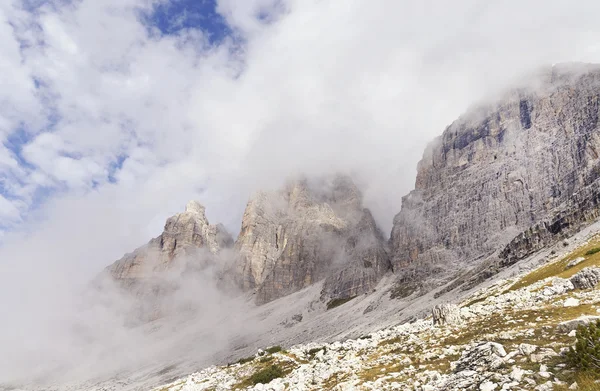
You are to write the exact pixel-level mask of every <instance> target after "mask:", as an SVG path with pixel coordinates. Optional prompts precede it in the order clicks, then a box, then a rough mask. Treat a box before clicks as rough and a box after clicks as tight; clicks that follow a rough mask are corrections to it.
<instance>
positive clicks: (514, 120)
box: [391, 64, 600, 271]
mask: <svg viewBox="0 0 600 391" xmlns="http://www.w3.org/2000/svg"><path fill="white" fill-rule="evenodd" d="M535 82H536V83H532V84H535V86H529V87H527V88H521V89H516V90H512V91H511V92H510V93H508V94H507V95H506V96H505V97H504V98H503V99H501V100H500V101H499V102H497V103H495V104H491V105H488V106H486V107H480V108H478V109H475V110H472V111H470V112H469V113H467V114H466V115H464V116H462V117H461V118H459V119H458V120H457V121H455V122H454V123H453V124H452V125H450V126H449V127H448V128H447V129H446V130H445V131H444V133H443V134H442V136H440V137H439V138H438V139H436V140H435V141H434V142H433V143H432V144H431V145H430V146H429V147H428V149H427V151H426V152H425V155H424V157H423V159H422V160H421V162H420V163H419V165H418V174H417V179H416V185H415V190H413V191H412V192H411V193H410V194H409V195H407V196H405V197H404V198H403V202H402V209H401V211H400V213H399V214H398V215H396V217H395V219H394V226H393V230H392V235H391V248H392V256H393V266H394V270H395V271H397V270H402V269H403V268H406V267H407V266H409V265H414V264H415V263H416V264H428V263H429V264H435V265H444V264H452V263H456V262H459V263H460V264H462V265H465V264H473V263H474V262H476V261H477V260H478V259H480V258H483V257H485V256H487V255H490V254H492V253H494V252H495V251H496V250H498V249H499V248H501V246H504V245H507V244H508V243H509V242H511V240H512V239H513V238H515V237H517V236H518V235H519V233H521V232H523V231H526V230H527V229H530V228H531V227H533V228H531V229H532V232H530V233H529V234H527V235H524V236H523V237H522V238H521V239H520V240H516V241H514V243H512V245H511V246H512V247H510V246H509V248H508V250H506V252H505V253H504V254H502V257H503V258H504V259H509V261H506V262H505V263H511V262H514V259H518V258H519V257H522V256H523V255H524V254H528V253H530V252H532V251H533V249H532V248H533V247H534V246H536V244H539V245H540V246H544V245H546V244H548V243H550V242H551V241H552V240H556V239H555V234H556V233H557V232H561V231H562V230H563V229H564V231H565V232H566V231H569V230H568V229H566V228H568V227H573V229H575V227H577V226H578V224H580V223H582V222H583V221H587V220H589V219H593V218H595V217H597V216H598V215H599V214H600V213H599V212H600V207H599V204H600V191H599V190H598V189H599V188H600V186H599V184H600V182H599V180H598V178H600V159H599V155H598V154H599V153H600V130H599V129H598V125H599V124H598V116H599V110H600V67H598V66H592V65H575V64H568V65H557V66H554V67H552V68H548V69H545V70H544V71H543V72H540V73H539V74H538V76H537V79H536V80H535ZM544 219H546V220H544ZM542 221H544V222H543V223H540V222H542ZM536 224H538V226H537V228H536ZM532 246H533V247H532ZM538 247H539V246H538ZM535 249H537V248H535Z"/></svg>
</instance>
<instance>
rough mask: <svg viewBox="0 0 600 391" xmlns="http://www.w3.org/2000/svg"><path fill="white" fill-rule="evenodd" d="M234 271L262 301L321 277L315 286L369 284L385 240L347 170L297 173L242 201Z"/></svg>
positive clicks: (383, 263) (348, 290)
mask: <svg viewBox="0 0 600 391" xmlns="http://www.w3.org/2000/svg"><path fill="white" fill-rule="evenodd" d="M235 248H236V250H237V251H238V252H239V256H238V259H237V262H236V268H235V269H236V270H235V275H236V279H237V281H238V284H239V285H240V286H241V287H242V288H243V289H244V290H247V291H248V290H254V291H255V292H256V294H257V299H256V300H257V302H258V303H265V302H268V301H271V300H274V299H276V298H278V297H282V296H285V295H287V294H290V293H292V292H295V291H298V290H300V289H303V288H305V287H307V286H309V285H311V284H314V283H316V282H318V281H321V280H323V279H325V284H324V288H323V294H324V295H326V296H329V297H336V298H347V297H352V296H356V295H358V294H361V293H365V292H367V291H369V290H370V289H372V288H373V287H374V286H375V284H376V283H377V282H378V281H379V279H380V278H381V277H382V276H383V275H384V274H385V273H386V272H387V271H388V270H389V269H390V264H389V259H388V255H387V252H386V247H385V240H384V238H383V235H382V234H381V232H380V231H379V229H378V228H377V226H376V224H375V221H374V220H373V217H372V215H371V213H370V212H369V210H367V209H365V208H363V207H362V197H361V194H360V192H359V190H358V188H357V187H356V185H355V184H354V183H353V182H352V181H351V180H350V179H349V178H347V177H343V176H337V177H335V178H333V179H323V180H307V179H299V180H295V181H292V182H290V183H288V184H287V185H286V186H285V188H284V189H283V190H281V191H278V192H270V193H266V192H261V193H258V194H257V195H255V196H254V197H253V198H252V199H251V200H250V202H248V205H247V207H246V211H245V213H244V217H243V220H242V229H241V232H240V235H239V237H238V239H237V241H236V244H235Z"/></svg>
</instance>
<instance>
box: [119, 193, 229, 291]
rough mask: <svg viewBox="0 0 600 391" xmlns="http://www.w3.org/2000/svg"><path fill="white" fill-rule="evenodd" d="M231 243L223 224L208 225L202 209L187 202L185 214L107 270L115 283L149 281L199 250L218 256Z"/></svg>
mask: <svg viewBox="0 0 600 391" xmlns="http://www.w3.org/2000/svg"><path fill="white" fill-rule="evenodd" d="M232 244H233V238H232V237H231V235H230V234H229V233H228V232H227V231H226V230H225V228H224V227H223V225H221V224H217V225H211V224H210V223H209V222H208V219H207V218H206V215H205V208H204V206H202V204H200V203H199V202H198V201H190V202H188V203H187V205H186V207H185V212H183V213H178V214H176V215H175V216H172V217H169V218H168V219H167V221H166V223H165V226H164V231H163V233H162V234H161V235H160V236H158V237H156V238H154V239H152V240H150V242H149V243H148V244H146V245H144V246H142V247H140V248H138V249H136V250H135V251H133V252H132V253H130V254H126V255H125V256H124V257H123V258H121V259H120V260H118V261H116V262H115V263H114V264H113V265H111V266H109V267H108V271H109V273H110V274H111V275H112V276H113V278H115V279H117V280H129V279H139V278H148V277H150V276H152V275H155V274H156V273H160V272H163V271H166V270H168V269H170V268H171V267H172V266H173V264H174V261H175V260H176V259H177V258H182V257H191V258H193V257H197V256H198V251H199V250H201V249H204V250H206V251H208V252H209V253H211V254H217V253H218V252H219V251H220V250H221V249H223V248H227V247H231V246H232ZM203 258H204V257H203Z"/></svg>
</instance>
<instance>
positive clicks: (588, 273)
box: [571, 267, 600, 289]
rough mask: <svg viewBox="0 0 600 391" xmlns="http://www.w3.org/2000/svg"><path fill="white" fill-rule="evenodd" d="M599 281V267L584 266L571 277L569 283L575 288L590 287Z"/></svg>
mask: <svg viewBox="0 0 600 391" xmlns="http://www.w3.org/2000/svg"><path fill="white" fill-rule="evenodd" d="M598 282H600V268H598V267H586V268H584V269H583V270H581V271H580V272H579V273H577V274H575V275H574V276H573V277H571V283H572V284H573V286H574V287H575V288H576V289H591V288H594V287H596V285H598Z"/></svg>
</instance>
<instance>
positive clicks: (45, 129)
mask: <svg viewBox="0 0 600 391" xmlns="http://www.w3.org/2000/svg"><path fill="white" fill-rule="evenodd" d="M73 4H75V5H76V4H77V3H73V2H68V1H63V2H60V1H56V2H49V1H37V0H36V1H34V0H31V1H27V2H24V3H23V8H22V9H21V11H24V14H28V15H27V16H26V17H23V16H21V18H22V19H26V18H29V20H27V21H25V22H24V24H26V25H27V26H35V28H36V29H39V30H40V31H41V35H42V36H41V37H40V38H38V39H40V40H41V41H38V42H35V39H34V40H32V39H31V37H25V34H22V31H19V30H20V28H19V26H18V23H15V22H12V21H11V20H7V21H6V24H7V25H8V26H10V28H9V30H12V31H11V32H12V33H13V35H14V38H15V39H16V40H17V42H18V44H19V48H20V51H21V56H22V57H23V58H25V56H26V54H25V51H26V50H27V49H30V48H31V47H32V46H35V45H36V44H37V45H41V46H42V47H43V46H44V44H45V43H44V42H43V40H44V37H43V32H44V28H43V27H42V26H41V24H40V23H39V19H38V18H37V16H39V15H40V14H44V13H46V14H52V13H53V12H56V13H58V14H60V13H61V12H63V10H65V9H68V8H69V7H72V6H73ZM216 8H217V4H216V2H215V1H214V0H175V1H160V2H157V3H155V4H154V5H153V6H152V7H150V8H147V7H146V8H140V9H139V10H138V12H137V18H138V21H139V23H140V24H141V25H144V26H145V27H146V28H147V29H148V33H149V34H150V35H153V34H154V32H153V30H154V29H158V30H159V31H160V34H161V35H163V36H164V37H169V36H174V37H177V36H180V35H181V34H182V31H186V30H197V31H201V32H202V34H203V36H204V37H205V39H206V40H207V41H208V43H209V45H214V46H218V45H219V44H221V43H222V42H223V40H224V39H225V38H226V37H228V36H231V34H232V30H231V29H230V28H229V27H228V25H227V22H226V21H225V19H224V18H223V16H221V15H220V14H219V13H218V12H217V10H216ZM25 82H27V81H26V80H25ZM29 83H30V86H31V88H32V89H34V91H33V93H32V95H34V96H35V97H37V98H38V100H39V101H38V107H36V108H37V109H38V110H39V111H40V118H38V120H37V121H34V122H29V121H27V120H26V119H19V118H16V119H15V121H14V122H13V126H12V127H10V128H8V129H5V132H6V133H5V134H6V135H5V137H4V141H3V142H2V144H3V145H4V147H5V148H6V149H5V151H6V153H8V154H10V160H11V163H12V165H13V166H12V167H10V169H5V170H2V171H1V172H0V195H1V196H3V197H4V200H0V230H2V231H6V230H10V228H11V227H12V226H14V225H18V224H20V223H22V219H27V217H28V215H29V212H31V211H33V210H36V209H37V208H39V207H40V206H41V205H43V204H44V202H45V201H47V200H48V199H49V198H50V197H52V196H54V195H55V194H56V193H57V192H61V191H62V192H65V191H69V190H70V186H69V184H68V183H65V182H64V181H61V180H60V179H58V180H50V181H47V183H45V184H32V183H29V184H27V183H26V181H27V180H26V178H24V177H23V176H29V175H30V174H31V173H34V172H35V171H36V170H37V169H38V168H39V167H38V165H36V163H35V162H32V161H31V159H29V158H28V157H27V156H26V154H24V147H25V146H27V145H28V144H30V143H31V142H32V141H33V140H34V139H35V138H36V137H38V136H39V135H40V134H42V133H53V132H54V131H55V128H56V127H57V126H61V125H62V121H63V118H62V114H61V112H60V109H58V108H57V107H55V104H54V102H53V98H54V95H55V94H56V91H55V90H54V89H53V86H52V82H51V81H50V80H48V79H44V78H40V77H38V76H36V75H35V74H31V75H29ZM9 103H10V102H9ZM23 114H25V113H23ZM58 153H59V155H60V156H62V157H64V158H67V159H72V160H76V161H78V160H81V158H82V157H84V155H83V153H82V152H79V151H69V150H68V149H62V150H60V151H58ZM128 157H129V156H128V154H127V153H126V152H121V153H115V154H114V155H113V156H112V158H110V159H108V160H107V161H106V162H105V164H106V170H105V175H104V176H105V177H104V178H88V182H89V183H88V185H89V187H90V189H92V190H93V189H95V188H96V187H97V186H98V185H99V183H100V182H102V180H103V179H105V180H106V181H108V183H116V182H117V181H118V179H117V173H118V172H119V170H121V168H122V167H123V164H124V162H125V161H126V160H127V159H128ZM24 187H29V189H28V190H27V191H25V192H24V191H23V188H24ZM6 201H8V202H12V203H13V204H14V205H19V207H18V211H17V210H12V209H14V206H12V205H10V204H8V203H7V202H6Z"/></svg>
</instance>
